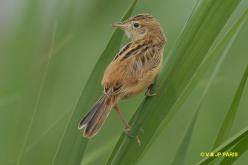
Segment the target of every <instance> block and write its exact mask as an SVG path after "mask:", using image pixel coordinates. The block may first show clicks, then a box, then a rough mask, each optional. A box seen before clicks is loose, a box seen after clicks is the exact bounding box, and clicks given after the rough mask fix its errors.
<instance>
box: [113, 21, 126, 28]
mask: <svg viewBox="0 0 248 165" xmlns="http://www.w3.org/2000/svg"><path fill="white" fill-rule="evenodd" d="M112 27H115V28H120V29H123V30H125V29H127V28H128V26H127V24H125V23H122V22H119V23H113V24H112Z"/></svg>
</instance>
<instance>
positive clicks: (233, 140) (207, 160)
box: [196, 127, 248, 165]
mask: <svg viewBox="0 0 248 165" xmlns="http://www.w3.org/2000/svg"><path fill="white" fill-rule="evenodd" d="M247 137H248V127H245V128H244V129H243V130H241V131H240V132H239V133H237V134H236V135H234V136H232V137H231V138H230V139H229V140H227V141H226V142H224V143H223V144H222V145H220V146H219V147H217V148H216V149H214V150H213V151H212V152H214V153H217V152H223V151H227V150H228V149H230V148H231V147H233V145H235V144H236V143H238V142H240V141H241V140H243V139H246V138H247ZM215 158H217V157H211V156H210V157H206V158H205V159H202V160H201V161H199V162H198V163H197V164H196V165H205V164H209V163H210V162H211V161H212V160H214V159H215Z"/></svg>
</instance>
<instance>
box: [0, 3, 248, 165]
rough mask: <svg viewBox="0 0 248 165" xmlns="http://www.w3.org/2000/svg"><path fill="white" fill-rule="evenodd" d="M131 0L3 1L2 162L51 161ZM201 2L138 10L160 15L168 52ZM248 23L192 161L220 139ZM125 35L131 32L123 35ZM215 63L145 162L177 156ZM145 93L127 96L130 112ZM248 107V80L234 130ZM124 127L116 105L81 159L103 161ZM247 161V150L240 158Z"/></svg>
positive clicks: (218, 82)
mask: <svg viewBox="0 0 248 165" xmlns="http://www.w3.org/2000/svg"><path fill="white" fill-rule="evenodd" d="M130 3H131V0H126V1H121V0H118V1H116V0H44V1H41V0H36V1H34V0H21V1H20V0H1V1H0V164H1V165H14V164H18V160H19V159H21V162H19V164H23V165H33V164H35V165H50V164H52V161H53V157H54V155H55V152H56V148H57V146H58V142H59V140H60V138H61V135H62V132H63V130H64V129H65V125H66V123H67V122H68V119H69V114H70V112H71V111H73V110H74V109H75V107H76V104H77V101H78V99H79V97H80V94H81V92H82V90H83V88H84V85H85V83H86V82H87V79H88V77H89V75H90V73H91V70H92V69H93V67H94V64H95V63H96V61H97V59H98V57H99V56H100V55H101V53H102V51H103V50H104V48H105V47H106V45H107V43H108V41H109V39H110V37H111V35H112V33H113V28H112V27H111V24H112V23H113V22H116V21H119V20H120V19H121V17H122V16H123V14H124V13H125V11H126V9H127V8H128V6H129V5H130ZM195 4H196V0H184V1H182V0H153V1H150V0H140V1H138V3H137V5H136V7H135V10H134V12H133V13H134V14H138V13H144V12H146V13H150V14H152V15H153V16H155V17H156V18H157V19H158V20H159V21H160V22H161V25H162V27H163V28H164V30H165V32H166V34H167V38H168V45H167V46H166V50H165V55H166V53H168V52H169V51H170V50H171V49H172V48H173V45H174V44H175V41H176V39H177V37H178V36H179V34H180V32H181V31H182V28H183V27H184V24H185V22H186V20H187V19H188V18H189V16H190V14H191V12H192V9H193V7H194V6H195ZM247 7H248V0H242V2H241V4H240V5H239V7H238V9H237V10H236V11H235V14H234V15H233V16H232V18H231V20H229V22H228V24H227V25H226V28H228V27H229V25H231V24H232V23H233V21H235V20H236V19H237V17H238V16H239V15H240V13H241V12H242V11H243V10H244V9H247ZM247 25H248V24H247V23H246V25H245V26H244V28H242V30H241V32H240V33H239V35H238V37H237V39H236V40H235V42H234V44H233V45H232V47H231V49H230V51H229V52H228V55H227V58H226V59H225V60H224V63H223V64H222V65H221V68H220V69H219V71H218V73H217V76H216V77H215V79H214V82H213V83H212V85H211V87H210V89H209V90H208V93H207V99H205V100H204V104H203V105H202V107H201V111H200V114H199V117H198V119H197V121H196V127H195V129H194V132H193V135H192V140H191V142H190V148H189V150H188V153H185V154H187V159H186V160H185V161H186V164H193V163H195V162H196V161H198V160H200V159H201V157H200V155H199V154H200V152H207V151H211V147H209V146H211V145H213V143H214V139H215V138H216V136H217V133H218V131H219V128H220V126H221V123H222V121H223V118H224V114H225V113H226V111H227V110H228V108H229V106H230V104H231V102H232V100H233V96H234V93H235V91H236V89H237V86H238V84H239V82H240V80H241V77H242V75H243V72H244V69H245V67H246V65H247V63H248V53H247V52H248V47H247V37H248V26H247ZM206 28H207V27H206ZM126 41H127V39H126V38H125V39H124V41H123V42H126ZM212 69H213V68H212ZM211 71H212V70H211V68H210V69H209V70H208V72H207V73H206V74H205V76H204V78H203V79H202V80H201V81H200V82H199V83H198V84H197V85H196V86H195V89H194V91H193V93H191V95H190V97H188V99H187V101H186V103H185V104H183V106H182V107H181V108H180V110H179V111H178V113H177V114H176V116H175V117H174V118H173V120H172V121H170V123H169V126H168V127H166V129H163V130H161V131H162V133H161V134H160V135H159V136H158V137H156V138H155V139H154V142H153V143H152V145H151V146H150V148H149V150H148V151H147V152H145V154H144V155H143V157H142V159H141V160H139V163H138V164H139V165H150V164H158V165H160V164H167V163H168V164H170V162H172V161H173V157H174V155H175V154H176V151H177V148H178V146H179V144H180V141H181V139H182V136H183V135H184V133H185V129H186V126H187V125H188V123H189V121H191V119H192V114H193V112H194V109H195V108H196V106H197V101H199V96H200V95H201V93H202V91H203V90H204V88H205V87H206V86H205V85H206V82H207V81H208V80H209V76H210V73H211ZM96 83H100V82H96ZM89 97H90V96H89ZM142 98H144V96H143V94H140V95H139V96H137V97H135V98H132V99H129V100H128V101H123V102H122V103H121V108H122V109H123V111H124V114H125V116H127V118H130V117H131V116H132V114H133V113H134V112H135V110H136V109H137V107H138V105H139V104H140V102H141V100H142ZM247 107H248V84H247V83H246V87H245V89H244V93H243V96H242V99H241V103H240V106H239V108H238V112H237V116H236V118H235V121H234V126H233V128H232V132H231V135H233V134H235V133H237V132H238V131H240V130H241V129H242V128H244V127H245V126H247V125H248V120H247V116H248V111H247V109H248V108H247ZM122 129H123V126H122V124H121V122H120V121H119V120H118V118H117V117H116V114H114V113H111V114H110V116H109V118H108V120H107V122H106V124H105V125H104V127H103V128H102V130H101V132H100V133H99V134H98V135H97V136H96V137H94V138H93V139H92V140H90V141H89V144H88V146H87V150H86V151H85V154H84V157H83V159H82V165H101V164H104V163H103V162H106V161H107V160H108V158H109V156H110V154H111V152H112V150H113V148H114V146H115V144H116V142H117V140H118V138H119V136H120V134H121V132H122ZM82 138H83V137H82ZM24 145H25V148H24V152H23V153H22V154H21V156H20V153H21V152H22V151H23V150H22V149H23V146H24ZM247 162H248V153H247V152H246V153H245V154H243V155H242V156H241V157H240V158H239V159H238V160H237V161H236V162H235V163H234V164H237V165H243V164H245V163H247Z"/></svg>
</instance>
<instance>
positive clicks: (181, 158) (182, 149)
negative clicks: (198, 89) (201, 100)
mask: <svg viewBox="0 0 248 165" xmlns="http://www.w3.org/2000/svg"><path fill="white" fill-rule="evenodd" d="M199 110H200V108H198V109H197V110H196V112H195V114H194V117H193V119H192V121H191V122H190V125H189V127H188V128H187V130H186V133H185V135H184V137H183V140H182V142H181V144H180V146H179V147H178V150H177V153H176V156H175V157H174V160H173V162H172V165H178V164H185V159H186V153H187V150H188V147H189V143H190V140H191V137H192V133H193V129H194V126H195V123H196V119H197V117H198V113H199Z"/></svg>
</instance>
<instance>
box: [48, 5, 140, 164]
mask: <svg viewBox="0 0 248 165" xmlns="http://www.w3.org/2000/svg"><path fill="white" fill-rule="evenodd" d="M136 3H137V0H134V1H133V2H132V4H131V6H130V7H129V9H128V10H127V12H126V14H125V16H124V17H123V20H125V19H127V18H128V17H130V15H131V13H132V11H133V9H134V7H135V5H136ZM122 37H123V32H122V31H121V30H115V32H114V33H113V35H112V37H111V39H110V41H109V42H108V45H107V47H106V48H105V50H104V51H103V53H102V54H101V56H100V58H99V59H98V61H97V63H96V65H95V67H94V69H93V71H92V73H91V75H90V77H89V79H88V81H87V83H86V85H85V88H84V90H83V92H82V94H81V96H80V98H79V100H78V103H77V106H76V108H75V110H74V111H73V112H72V114H71V117H70V119H69V123H68V124H67V126H66V129H65V131H64V134H63V137H62V139H61V142H60V144H59V146H58V148H57V152H56V154H55V156H54V161H53V164H54V165H63V164H70V165H71V164H79V163H80V161H81V159H82V155H83V152H84V150H85V149H86V146H87V142H88V140H87V139H85V138H83V136H82V132H81V131H79V130H78V128H77V127H78V122H79V119H80V118H81V117H82V115H83V113H82V112H87V111H88V110H89V109H90V107H91V106H92V105H93V104H94V102H95V101H96V100H97V98H98V97H100V95H101V94H102V87H101V85H100V83H99V84H96V83H95V82H100V81H101V77H102V74H103V71H104V69H105V68H106V66H107V64H108V63H109V61H111V59H113V57H114V55H115V54H116V53H117V51H118V50H119V48H120V45H121V41H122ZM89 96H90V97H89Z"/></svg>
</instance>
